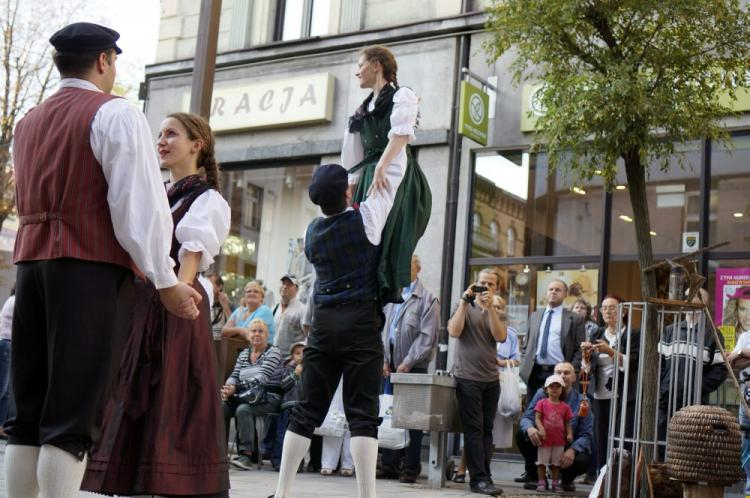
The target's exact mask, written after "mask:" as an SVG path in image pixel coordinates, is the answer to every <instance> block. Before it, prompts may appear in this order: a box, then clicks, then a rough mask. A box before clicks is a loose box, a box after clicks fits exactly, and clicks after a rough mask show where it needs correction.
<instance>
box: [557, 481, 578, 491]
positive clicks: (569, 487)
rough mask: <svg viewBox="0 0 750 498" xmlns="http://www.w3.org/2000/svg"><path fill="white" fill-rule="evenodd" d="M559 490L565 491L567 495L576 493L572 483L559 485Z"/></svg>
mask: <svg viewBox="0 0 750 498" xmlns="http://www.w3.org/2000/svg"><path fill="white" fill-rule="evenodd" d="M560 488H561V489H562V490H563V491H566V492H568V493H575V492H576V485H575V484H573V483H572V482H571V483H570V484H560Z"/></svg>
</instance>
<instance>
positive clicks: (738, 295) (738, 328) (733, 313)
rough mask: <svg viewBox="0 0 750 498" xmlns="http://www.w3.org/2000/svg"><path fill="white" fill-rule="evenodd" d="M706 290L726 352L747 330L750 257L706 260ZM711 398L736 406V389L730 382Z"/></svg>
mask: <svg viewBox="0 0 750 498" xmlns="http://www.w3.org/2000/svg"><path fill="white" fill-rule="evenodd" d="M707 289H708V292H709V294H710V296H709V297H710V303H709V311H710V313H711V318H712V319H713V321H714V323H715V324H716V328H717V329H718V332H719V333H720V334H721V336H722V339H723V341H724V347H725V348H726V350H727V352H729V351H731V350H732V349H734V346H735V344H736V341H737V339H738V338H739V336H740V335H741V334H742V333H745V332H746V331H748V330H750V299H747V298H746V296H747V295H748V294H747V292H748V291H749V290H750V260H747V259H733V260H709V261H708V284H707ZM746 333H750V332H746ZM742 381H743V379H742V378H740V382H742ZM710 401H711V403H713V404H719V405H723V406H724V407H725V408H732V407H734V408H736V407H737V406H738V405H739V398H738V395H737V391H736V389H734V387H733V386H732V385H731V383H730V382H725V383H724V384H723V385H722V386H721V387H720V388H719V389H718V390H717V391H716V392H714V393H712V394H711V400H710Z"/></svg>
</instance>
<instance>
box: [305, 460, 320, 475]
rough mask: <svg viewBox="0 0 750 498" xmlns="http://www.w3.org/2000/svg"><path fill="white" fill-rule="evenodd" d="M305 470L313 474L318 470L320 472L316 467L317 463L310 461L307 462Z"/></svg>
mask: <svg viewBox="0 0 750 498" xmlns="http://www.w3.org/2000/svg"><path fill="white" fill-rule="evenodd" d="M307 471H308V472H312V473H314V474H317V473H318V472H320V467H318V466H317V465H313V464H311V463H308V464H307Z"/></svg>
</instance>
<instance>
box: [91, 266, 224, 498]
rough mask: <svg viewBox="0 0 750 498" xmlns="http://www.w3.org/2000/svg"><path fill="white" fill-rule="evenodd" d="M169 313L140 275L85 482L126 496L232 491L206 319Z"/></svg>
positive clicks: (204, 306)
mask: <svg viewBox="0 0 750 498" xmlns="http://www.w3.org/2000/svg"><path fill="white" fill-rule="evenodd" d="M194 287H195V288H196V289H197V290H198V291H199V292H200V293H201V294H202V295H203V301H202V302H201V305H200V317H199V318H198V319H197V320H195V321H191V320H185V319H182V318H178V317H176V316H174V315H172V314H170V313H168V312H167V311H166V310H165V309H164V306H162V304H161V301H160V300H159V294H158V292H157V291H156V289H155V288H154V287H153V285H151V284H150V283H148V282H144V281H142V280H136V304H135V310H134V315H133V327H132V333H131V336H130V338H129V339H128V343H127V346H126V349H125V352H124V354H123V357H122V362H121V364H120V370H119V373H118V376H117V380H116V383H115V387H114V390H113V393H112V397H111V398H110V399H109V400H108V402H107V406H106V408H105V412H104V423H103V428H102V434H101V437H100V438H99V440H98V441H97V443H96V444H95V445H94V446H93V447H92V450H91V454H90V456H89V460H88V465H87V467H86V474H85V476H84V479H83V484H82V485H81V489H83V490H85V491H93V492H95V493H103V494H116V495H123V496H130V495H141V494H158V495H167V496H175V495H177V496H216V497H226V496H228V493H227V490H228V489H229V474H228V462H227V450H226V437H225V435H224V423H223V419H222V415H221V400H220V394H219V389H218V388H217V386H216V381H215V377H216V373H215V372H216V370H215V358H214V352H213V347H212V346H213V344H212V335H211V328H210V326H209V323H208V320H209V319H208V317H209V316H210V314H209V308H208V296H206V294H205V292H204V290H203V287H202V286H201V284H200V283H199V282H198V280H197V279H196V280H195V281H194Z"/></svg>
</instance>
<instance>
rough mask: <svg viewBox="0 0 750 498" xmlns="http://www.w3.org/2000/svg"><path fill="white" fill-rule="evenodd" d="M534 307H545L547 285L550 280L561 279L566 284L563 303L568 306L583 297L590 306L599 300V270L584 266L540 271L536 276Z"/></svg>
mask: <svg viewBox="0 0 750 498" xmlns="http://www.w3.org/2000/svg"><path fill="white" fill-rule="evenodd" d="M536 279H537V283H536V308H537V309H542V308H545V307H547V298H546V297H545V294H546V293H547V285H548V284H549V283H550V281H552V280H562V281H563V282H565V283H566V284H567V285H568V297H566V298H565V301H564V302H563V305H564V306H565V307H566V308H570V307H571V306H572V305H573V303H574V302H575V301H576V299H580V298H583V299H585V300H586V301H588V303H589V304H590V305H592V306H595V305H596V304H597V303H598V302H599V295H598V290H597V289H598V286H599V270H589V269H586V268H583V269H579V270H552V271H540V272H538V273H537V276H536Z"/></svg>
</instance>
